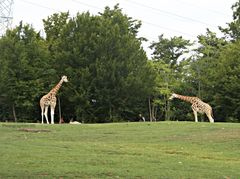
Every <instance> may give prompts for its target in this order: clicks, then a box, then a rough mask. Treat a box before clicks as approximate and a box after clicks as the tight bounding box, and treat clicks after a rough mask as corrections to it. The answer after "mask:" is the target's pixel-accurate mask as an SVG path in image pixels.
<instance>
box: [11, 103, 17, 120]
mask: <svg viewBox="0 0 240 179" xmlns="http://www.w3.org/2000/svg"><path fill="white" fill-rule="evenodd" d="M12 113H13V118H14V121H15V122H17V115H16V110H15V106H14V104H13V105H12Z"/></svg>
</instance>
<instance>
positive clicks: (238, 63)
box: [213, 40, 240, 122]
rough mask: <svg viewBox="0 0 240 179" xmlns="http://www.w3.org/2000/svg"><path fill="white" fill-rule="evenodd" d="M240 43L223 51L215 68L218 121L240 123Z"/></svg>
mask: <svg viewBox="0 0 240 179" xmlns="http://www.w3.org/2000/svg"><path fill="white" fill-rule="evenodd" d="M239 52H240V41H239V40H238V41H236V42H235V43H232V44H228V45H227V46H226V47H225V48H224V50H222V52H221V54H220V56H219V58H218V64H217V66H216V68H215V73H216V74H215V76H214V80H213V86H214V88H215V94H214V95H213V97H214V99H213V102H214V105H215V116H216V119H217V120H218V121H231V122H240V107H239V106H240V95H239V91H240V75H239V74H240V58H239V55H240V53H239Z"/></svg>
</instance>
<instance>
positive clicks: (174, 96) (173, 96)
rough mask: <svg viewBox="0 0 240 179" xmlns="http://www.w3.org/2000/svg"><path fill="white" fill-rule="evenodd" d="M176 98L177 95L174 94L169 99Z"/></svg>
mask: <svg viewBox="0 0 240 179" xmlns="http://www.w3.org/2000/svg"><path fill="white" fill-rule="evenodd" d="M176 97H177V94H175V93H173V94H172V95H171V96H170V98H169V99H170V100H172V99H173V98H176Z"/></svg>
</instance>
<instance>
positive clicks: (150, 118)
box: [148, 97, 152, 122]
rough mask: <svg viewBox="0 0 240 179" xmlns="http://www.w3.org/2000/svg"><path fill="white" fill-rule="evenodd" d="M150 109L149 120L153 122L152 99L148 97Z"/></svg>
mask: <svg viewBox="0 0 240 179" xmlns="http://www.w3.org/2000/svg"><path fill="white" fill-rule="evenodd" d="M148 109H149V120H150V121H151V122H152V109H151V99H150V97H149V98H148Z"/></svg>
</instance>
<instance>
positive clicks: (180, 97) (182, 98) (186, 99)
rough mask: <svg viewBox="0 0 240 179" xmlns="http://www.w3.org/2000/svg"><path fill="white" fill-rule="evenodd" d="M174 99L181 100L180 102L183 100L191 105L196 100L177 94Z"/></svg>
mask: <svg viewBox="0 0 240 179" xmlns="http://www.w3.org/2000/svg"><path fill="white" fill-rule="evenodd" d="M175 98H178V99H181V100H183V101H187V102H189V103H193V102H195V101H196V98H197V97H191V96H183V95H180V94H177V95H176V96H175Z"/></svg>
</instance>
